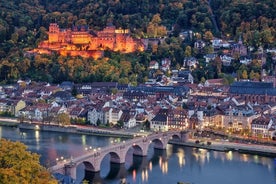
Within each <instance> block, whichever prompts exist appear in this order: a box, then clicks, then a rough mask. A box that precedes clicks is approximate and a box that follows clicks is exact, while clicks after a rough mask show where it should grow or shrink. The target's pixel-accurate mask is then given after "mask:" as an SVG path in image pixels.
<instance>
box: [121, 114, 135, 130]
mask: <svg viewBox="0 0 276 184" xmlns="http://www.w3.org/2000/svg"><path fill="white" fill-rule="evenodd" d="M135 116H136V115H135V114H134V115H133V114H131V113H130V111H129V110H124V111H123V113H122V115H121V117H120V119H119V121H120V122H123V124H124V128H132V127H135V126H136V119H135Z"/></svg>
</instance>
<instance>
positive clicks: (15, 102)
mask: <svg viewBox="0 0 276 184" xmlns="http://www.w3.org/2000/svg"><path fill="white" fill-rule="evenodd" d="M184 74H185V75H184ZM188 74H189V73H187V72H183V71H178V72H176V74H174V75H173V76H172V77H171V78H167V79H166V83H169V84H170V83H173V85H164V84H162V82H160V83H159V82H156V83H155V82H151V83H152V84H144V85H140V86H136V87H134V86H128V85H120V84H118V83H117V82H93V83H85V84H74V83H72V82H68V81H66V82H63V83H61V84H58V85H52V84H49V83H43V82H34V81H21V80H20V81H18V83H17V84H14V85H6V86H2V87H1V99H0V102H1V103H0V109H1V114H2V115H6V116H7V115H8V116H14V117H16V118H18V120H20V121H21V122H23V121H26V122H35V121H39V122H41V123H45V124H46V123H54V124H60V125H69V124H81V125H86V124H87V125H94V126H99V127H117V128H123V129H130V128H133V127H136V126H137V125H143V126H140V127H141V131H143V130H144V129H146V127H148V128H150V129H151V130H152V131H168V130H187V129H197V130H204V129H212V130H217V131H224V132H225V133H227V134H238V135H241V136H244V137H255V138H265V139H267V140H272V139H275V137H276V135H275V128H276V121H275V120H276V116H275V110H276V88H275V82H273V81H275V78H269V77H267V78H266V79H267V81H264V82H252V81H239V82H234V83H233V84H231V85H230V86H227V85H223V83H222V80H220V79H210V80H206V82H205V83H204V84H193V82H192V81H190V82H187V83H186V84H182V83H181V82H179V79H181V81H184V80H186V81H189V80H191V79H189V75H188ZM168 80H169V82H168ZM74 94H75V96H74Z"/></svg>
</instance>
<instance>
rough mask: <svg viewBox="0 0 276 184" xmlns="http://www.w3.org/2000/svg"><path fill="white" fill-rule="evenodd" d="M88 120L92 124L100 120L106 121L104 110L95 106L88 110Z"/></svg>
mask: <svg viewBox="0 0 276 184" xmlns="http://www.w3.org/2000/svg"><path fill="white" fill-rule="evenodd" d="M87 121H88V122H89V123H90V124H92V125H97V123H98V122H100V123H104V113H103V111H102V110H100V109H97V108H93V109H90V110H88V112H87Z"/></svg>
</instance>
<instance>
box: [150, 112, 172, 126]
mask: <svg viewBox="0 0 276 184" xmlns="http://www.w3.org/2000/svg"><path fill="white" fill-rule="evenodd" d="M168 111H169V110H168V109H160V110H159V112H158V113H157V114H156V115H155V117H154V118H153V119H152V120H151V121H150V129H151V130H153V131H168V130H169V117H168Z"/></svg>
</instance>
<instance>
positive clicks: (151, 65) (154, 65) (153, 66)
mask: <svg viewBox="0 0 276 184" xmlns="http://www.w3.org/2000/svg"><path fill="white" fill-rule="evenodd" d="M149 69H155V70H158V69H159V63H158V62H157V61H151V62H150V63H149Z"/></svg>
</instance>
